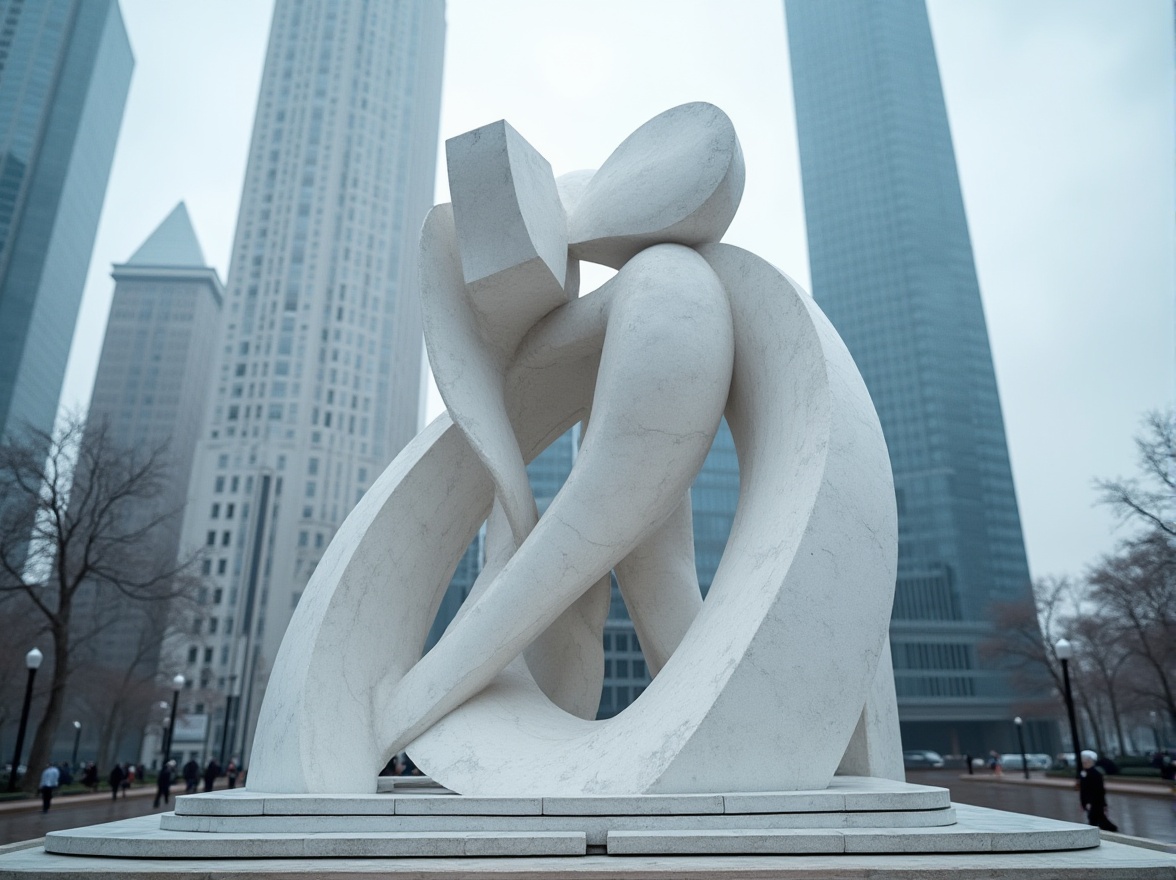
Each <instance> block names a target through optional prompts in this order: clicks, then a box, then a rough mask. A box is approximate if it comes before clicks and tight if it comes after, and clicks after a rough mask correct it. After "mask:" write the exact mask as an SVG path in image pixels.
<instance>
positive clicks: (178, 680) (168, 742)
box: [161, 673, 187, 766]
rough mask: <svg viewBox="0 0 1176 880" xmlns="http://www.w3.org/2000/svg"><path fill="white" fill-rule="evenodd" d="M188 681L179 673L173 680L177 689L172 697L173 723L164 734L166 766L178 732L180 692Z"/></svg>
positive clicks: (164, 761)
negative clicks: (177, 710)
mask: <svg viewBox="0 0 1176 880" xmlns="http://www.w3.org/2000/svg"><path fill="white" fill-rule="evenodd" d="M186 680H187V679H185V678H184V676H182V675H180V674H179V673H177V674H176V676H175V677H174V678H173V679H172V687H173V688H174V689H175V693H174V694H173V695H172V704H171V723H169V724H168V725H167V729H166V730H165V732H164V739H163V763H164V764H166V763H167V762H168V761H169V760H171V747H172V737H174V736H175V732H176V707H177V706H179V704H180V691H181V690H183V688H184V682H185V681H186ZM164 705H165V706H166V705H167V704H166V703H164ZM161 766H162V765H161Z"/></svg>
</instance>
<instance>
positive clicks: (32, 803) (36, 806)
mask: <svg viewBox="0 0 1176 880" xmlns="http://www.w3.org/2000/svg"><path fill="white" fill-rule="evenodd" d="M177 788H178V789H179V791H178V792H177V791H176V789H177ZM183 788H184V787H183V786H182V785H173V786H172V791H171V793H172V797H173V798H174V797H175V796H176V794H183V793H184V791H183ZM154 796H155V786H154V785H136V786H134V787H133V788H131V789H129V790H128V791H127V793H126V797H131V798H140V797H154ZM110 799H111V798H110V788H109V787H106V788H105V790H104V789H102V788H100V789H98V793H97V794H89V793H79V794H66V795H59V796H57V797H54V798H53V807H54V809H58V808H61V807H70V806H73V805H74V804H96V803H98V802H100V801H109V800H110ZM122 799H123V795H122V794H120V795H119V800H122ZM40 809H41V797H40V795H33V796H32V797H30V798H25V799H24V800H15V801H3V802H0V816H3V815H5V814H7V813H22V812H27V811H30V810H40Z"/></svg>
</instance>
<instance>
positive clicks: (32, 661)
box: [8, 648, 45, 791]
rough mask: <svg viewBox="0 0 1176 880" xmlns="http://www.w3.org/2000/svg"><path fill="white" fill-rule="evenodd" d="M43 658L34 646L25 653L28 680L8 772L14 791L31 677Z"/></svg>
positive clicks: (31, 690)
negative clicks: (14, 749) (10, 769)
mask: <svg viewBox="0 0 1176 880" xmlns="http://www.w3.org/2000/svg"><path fill="white" fill-rule="evenodd" d="M44 659H45V655H44V654H42V653H41V652H40V651H38V650H37V649H36V648H33V650H31V651H29V652H28V653H27V654H25V668H26V669H28V671H29V680H28V683H27V684H26V685H25V695H24V705H23V706H21V709H20V727H18V728H17V729H16V751H15V752H14V753H13V755H12V772H11V773H9V774H8V790H9V791H16V777H17V774H18V773H19V768H20V753H21V751H22V750H23V749H24V738H25V728H26V727H27V726H28V723H29V708H30V707H31V706H32V704H33V679H34V678H36V677H37V670H38V669H40V668H41V661H42V660H44Z"/></svg>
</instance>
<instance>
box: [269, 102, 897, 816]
mask: <svg viewBox="0 0 1176 880" xmlns="http://www.w3.org/2000/svg"><path fill="white" fill-rule="evenodd" d="M446 146H447V158H448V166H449V180H450V189H451V193H452V199H453V202H452V204H445V205H439V206H437V207H436V208H434V209H433V211H432V212H431V213H430V214H429V216H428V218H427V219H426V221H425V224H424V229H423V231H422V233H421V251H420V275H421V296H422V302H423V308H424V320H425V339H426V343H427V347H428V353H429V359H430V362H431V364H432V367H433V372H434V375H435V376H436V379H437V385H438V388H439V389H440V391H441V395H442V397H443V398H444V400H445V403H446V406H447V408H448V413H447V414H446V415H443V416H441V417H440V418H438V419H437V420H436V421H434V422H433V423H432V424H431V425H430V426H429V427H428V428H426V429H425V430H424V431H423V432H422V433H421V434H420V435H419V436H418V437H417V438H416V439H415V440H414V441H413V442H412V443H411V444H409V446H408V447H407V448H406V449H405V450H404V451H403V452H402V453H401V454H400V455H399V456H398V457H397V458H396V460H395V461H394V462H392V464H391V465H390V466H389V467H388V469H387V470H386V471H385V472H384V474H383V475H382V476H381V477H380V478H379V479H378V480H377V481H376V483H375V484H374V485H373V486H372V487H371V489H370V490H369V491H368V493H367V494H366V495H365V496H364V498H363V500H362V501H361V502H360V503H359V504H358V505H357V507H356V508H355V510H354V511H353V512H352V514H351V516H350V517H348V519H347V521H346V522H345V523H344V524H343V526H342V528H341V529H340V530H339V532H338V534H337V535H336V536H335V539H334V541H333V542H332V543H331V546H330V548H329V549H328V551H327V553H326V554H325V555H324V557H323V559H322V561H321V562H320V563H319V566H318V568H317V570H316V571H315V574H314V577H313V579H312V581H311V583H310V584H309V585H308V587H307V589H306V591H305V592H304V594H303V597H302V600H301V602H300V604H299V607H298V609H297V611H296V613H295V615H294V618H293V620H292V622H291V624H290V627H289V629H288V631H287V633H286V637H285V641H284V642H283V644H282V649H281V651H280V653H279V654H278V657H277V659H276V663H275V666H274V669H273V671H272V674H271V676H270V680H269V685H268V689H267V692H266V696H265V701H264V705H263V707H262V713H261V719H260V722H259V724H258V730H257V735H256V739H255V743H254V748H253V754H252V766H251V772H250V775H249V788H250V789H252V790H255V791H262V792H310V793H330V792H335V793H356V794H358V793H365V792H373V791H375V787H376V773H377V771H378V770H379V768H380V767H382V766H383V765H384V763H385V762H386V761H387V760H388V759H389V757H391V756H392V755H393V754H394V753H395V752H397V751H398V750H401V749H407V750H408V752H409V754H410V755H411V756H412V758H413V759H414V761H415V762H416V763H417V764H418V766H420V767H421V768H422V769H423V770H424V771H425V772H426V773H428V774H429V775H431V776H432V777H433V778H434V779H435V780H436V781H438V782H439V783H441V784H442V785H444V786H446V787H448V788H450V789H452V790H453V791H456V792H458V793H460V794H463V795H472V796H488V795H498V796H534V795H544V796H581V795H593V794H599V795H640V794H653V793H657V794H671V793H699V792H720V791H746V792H755V791H786V790H798V789H820V788H824V787H825V786H827V785H828V784H829V782H830V780H831V779H832V777H833V775H834V773H835V772H836V771H837V770H838V768H839V767H840V768H841V770H842V772H846V773H853V774H857V775H874V776H883V777H890V778H901V774H902V765H901V754H900V751H899V744H898V733H897V714H896V710H895V699H894V686H893V678H892V674H891V670H890V663H889V648H888V645H887V629H888V624H889V616H890V606H891V601H892V598H893V591H894V580H895V566H896V548H897V525H896V513H895V508H894V490H893V485H892V480H891V474H890V465H889V460H888V457H887V452H886V446H885V443H884V441H883V438H882V432H881V429H880V427H879V424H878V419H877V416H876V414H875V412H874V409H873V406H872V404H871V402H870V398H869V395H868V394H867V392H866V389H865V386H864V384H863V383H862V380H861V377H860V375H859V374H858V372H857V369H856V368H855V366H854V363H853V361H852V359H851V358H850V356H849V353H848V352H847V351H846V349H845V347H844V345H843V344H842V342H841V340H840V339H839V338H838V336H837V334H836V332H835V331H834V330H833V328H832V326H831V325H830V324H829V322H828V321H827V320H826V319H825V317H824V315H822V314H821V312H820V310H819V309H818V308H817V306H816V305H815V303H814V302H813V300H812V299H811V298H810V297H809V296H808V294H806V293H805V292H804V291H802V290H801V289H800V288H799V287H797V286H796V285H795V284H794V283H793V282H792V281H791V280H790V279H788V278H787V277H786V276H784V275H783V274H782V273H780V272H779V271H778V270H776V269H775V268H773V267H772V266H770V265H769V264H768V263H766V262H764V261H763V260H761V259H759V258H758V257H756V256H754V255H753V254H750V253H748V252H746V251H744V250H741V249H739V248H737V247H733V246H731V245H726V244H720V243H719V239H720V238H721V237H722V235H723V234H724V233H725V231H726V229H727V227H728V225H729V224H730V223H731V220H732V218H733V217H734V215H735V211H736V208H737V207H738V204H739V200H740V197H741V195H742V190H743V183H744V167H743V157H742V154H741V152H740V148H739V142H738V140H737V138H736V136H735V132H734V129H733V128H732V125H731V122H730V120H729V119H728V118H727V117H726V116H725V115H724V114H723V113H722V111H720V110H719V109H718V108H716V107H713V106H711V105H709V104H687V105H683V106H681V107H676V108H674V109H672V110H669V111H667V112H665V113H662V114H661V115H659V116H657V117H655V118H654V119H652V120H650V121H649V122H648V123H646V124H645V125H643V126H642V127H641V128H640V129H638V130H637V131H636V132H634V133H633V134H632V135H631V136H630V137H629V138H628V139H627V140H625V141H624V143H622V144H621V145H620V146H619V147H618V148H617V150H616V151H615V152H614V153H613V154H612V156H610V157H609V158H608V159H607V161H605V163H604V164H603V165H602V166H601V167H600V169H599V170H597V171H595V172H586V171H585V172H574V173H572V174H568V175H564V176H563V177H560V178H558V179H557V178H555V177H554V176H553V174H552V171H551V167H550V166H549V164H548V163H547V162H546V161H545V160H544V159H543V157H542V156H541V155H539V153H538V152H536V151H535V149H534V148H533V147H531V146H530V144H528V143H527V142H526V141H525V140H523V138H522V137H521V136H520V135H519V134H518V133H517V132H516V131H515V130H514V129H513V128H511V127H510V126H509V125H507V124H506V123H505V122H497V123H493V124H491V125H487V126H485V127H483V128H480V129H477V130H475V131H471V132H468V133H466V134H464V135H461V136H459V137H456V138H453V139H452V140H450V141H449V142H448V143H447V145H446ZM580 260H588V261H592V262H596V263H602V264H604V265H607V266H612V267H614V268H616V269H617V270H618V271H617V274H616V276H615V277H614V278H613V279H612V280H610V281H609V282H608V283H606V284H605V285H603V286H602V287H601V288H599V289H598V290H595V291H593V292H591V293H588V294H586V295H584V296H582V297H581V296H579V295H578V294H579V290H578V288H579V261H580ZM724 414H725V415H726V417H727V420H728V422H729V424H730V427H731V432H732V435H733V436H734V439H735V445H736V449H737V452H738V456H739V467H740V497H739V505H738V510H737V512H736V516H735V521H734V525H733V527H732V530H731V536H730V540H729V542H728V544H727V547H726V551H725V553H724V555H723V558H722V562H721V564H720V566H719V569H718V571H717V572H716V574H715V577H714V581H713V584H712V586H711V589H710V592H709V594H708V596H707V599H706V601H705V602H703V600H702V598H701V596H700V593H699V588H698V581H697V578H696V575H695V571H694V556H693V554H694V549H693V537H692V530H691V528H692V527H691V515H690V501H689V487H690V484H691V482H692V481H693V480H694V477H695V475H696V474H697V473H698V470H699V468H700V466H701V465H702V462H703V459H704V457H705V455H706V453H707V451H708V449H709V448H710V445H711V442H712V440H713V438H714V435H715V431H716V429H717V428H718V425H719V421H720V418H721V417H722V416H723V415H724ZM576 422H583V423H584V425H585V429H584V432H583V445H582V448H581V451H580V453H579V455H578V457H577V459H576V463H575V466H574V468H573V469H572V472H571V475H570V476H569V478H568V480H567V483H566V485H565V486H564V488H563V489H562V490H561V491H560V493H559V494H558V495H557V496H556V498H555V499H554V501H553V502H552V503H551V506H550V507H549V508H548V510H547V511H546V512H545V513H544V514H543V516H542V517H539V516H538V513H537V510H536V505H535V500H534V498H533V496H532V494H531V489H530V486H529V484H528V481H527V475H526V471H525V462H526V461H529V460H530V459H531V458H533V457H534V456H535V455H537V454H538V453H539V452H540V451H541V450H542V449H543V448H544V447H545V446H546V445H547V444H549V443H550V442H551V441H552V440H554V439H555V438H556V437H558V436H560V435H561V434H562V433H563V432H564V431H566V430H567V429H568V428H569V427H570V426H571V425H572V424H574V423H576ZM483 522H488V525H487V539H486V545H487V548H488V549H487V559H486V564H485V569H484V571H483V573H482V575H481V577H480V578H479V579H478V582H477V583H476V584H475V586H474V589H473V592H472V593H471V595H470V597H469V599H468V600H467V601H466V603H465V605H464V606H463V607H462V609H461V613H460V614H459V615H458V617H457V619H456V620H454V622H453V623H452V624H451V625H450V627H449V629H448V630H447V631H446V633H445V636H444V637H443V638H442V639H441V641H440V642H439V643H438V644H437V645H436V646H435V647H434V648H433V649H432V650H431V651H430V652H429V653H427V654H425V655H424V656H423V657H422V656H421V651H422V648H423V645H424V640H425V636H426V634H427V632H428V629H429V626H430V624H431V623H432V620H433V618H434V616H435V614H436V611H437V607H438V605H439V603H440V601H441V598H442V596H443V594H444V592H445V589H446V586H447V584H448V582H449V579H450V576H451V574H452V572H453V569H454V566H455V564H456V562H457V560H458V558H459V557H460V556H461V554H462V552H463V551H464V549H465V547H466V545H467V544H468V543H469V541H470V539H471V538H472V537H473V535H474V534H475V533H476V532H477V530H478V528H479V527H480V526H481V524H482V523H483ZM614 571H615V573H616V576H617V579H618V582H619V584H620V587H621V590H622V592H623V594H624V598H625V602H626V605H627V606H628V608H629V610H630V612H631V614H632V617H633V621H634V625H635V627H636V631H637V634H638V636H639V639H640V642H641V647H642V651H643V653H644V655H645V657H646V660H647V663H648V666H649V669H650V671H651V672H652V673H654V676H655V677H654V679H653V681H652V683H651V684H650V686H649V687H648V688H647V689H646V691H645V692H644V693H643V694H642V695H641V696H640V697H639V698H638V699H637V701H636V702H635V703H634V704H633V705H632V706H630V707H629V708H628V709H626V710H625V711H624V712H622V713H621V714H620V715H618V716H617V717H615V718H612V719H609V720H606V721H595V720H593V717H594V713H595V710H596V706H597V703H598V702H599V698H600V688H601V682H602V677H603V662H602V661H603V658H602V648H601V642H602V640H601V635H602V629H603V625H604V621H605V617H606V614H607V611H608V601H609V574H610V572H614Z"/></svg>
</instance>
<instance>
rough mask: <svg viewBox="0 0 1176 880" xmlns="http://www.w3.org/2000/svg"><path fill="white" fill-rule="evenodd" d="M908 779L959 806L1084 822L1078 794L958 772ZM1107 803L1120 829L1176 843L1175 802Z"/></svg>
mask: <svg viewBox="0 0 1176 880" xmlns="http://www.w3.org/2000/svg"><path fill="white" fill-rule="evenodd" d="M907 781H908V782H915V783H918V784H920V785H938V786H942V787H943V788H947V789H949V790H950V791H951V799H952V801H954V802H956V803H961V804H973V805H975V806H977V807H991V808H993V809H996V810H1008V811H1009V812H1013V813H1029V814H1030V815H1033V816H1044V817H1046V818H1048V819H1063V820H1065V821H1067V822H1082V823H1085V822H1086V815H1085V813H1083V812H1082V805H1081V804H1080V803H1079V802H1078V793H1077V792H1076V791H1071V790H1067V789H1061V788H1041V787H1038V786H1035V785H1009V784H1005V783H999V782H985V781H982V778H980V777H976V778H975V780H963V779H960V771H959V770H943V771H935V770H917V771H909V772H908V773H907ZM1107 804H1108V810H1107V812H1108V815H1110V817H1111V821H1112V822H1114V823H1115V824H1116V825H1118V826H1119V831H1120V832H1121V833H1123V834H1131V835H1134V836H1135V837H1150V838H1151V839H1152V840H1163V841H1167V842H1169V843H1176V809H1174V807H1176V801H1173V800H1172V799H1170V798H1169V799H1165V798H1160V797H1149V796H1147V795H1128V794H1118V793H1116V792H1108V794H1107Z"/></svg>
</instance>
